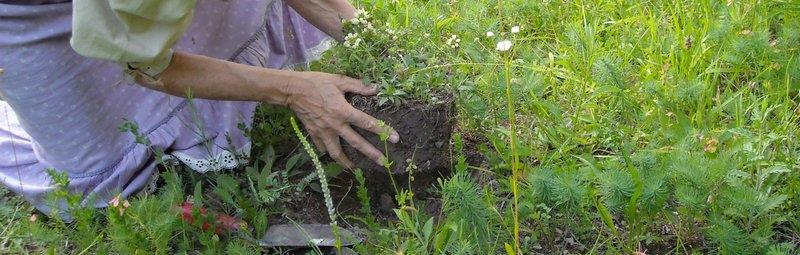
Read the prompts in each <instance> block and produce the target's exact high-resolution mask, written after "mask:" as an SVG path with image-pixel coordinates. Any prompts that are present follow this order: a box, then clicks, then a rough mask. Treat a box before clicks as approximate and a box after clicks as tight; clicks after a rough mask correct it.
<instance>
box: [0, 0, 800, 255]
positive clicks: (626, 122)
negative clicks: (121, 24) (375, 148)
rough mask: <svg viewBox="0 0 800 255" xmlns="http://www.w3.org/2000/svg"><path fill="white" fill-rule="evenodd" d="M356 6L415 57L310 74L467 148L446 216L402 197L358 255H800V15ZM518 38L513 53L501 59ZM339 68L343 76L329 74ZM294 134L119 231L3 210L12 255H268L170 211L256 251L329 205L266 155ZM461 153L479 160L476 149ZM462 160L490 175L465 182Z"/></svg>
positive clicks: (594, 1)
mask: <svg viewBox="0 0 800 255" xmlns="http://www.w3.org/2000/svg"><path fill="white" fill-rule="evenodd" d="M358 2H359V6H362V7H363V8H365V9H366V10H367V11H369V12H370V14H371V15H373V18H374V20H376V23H377V22H380V23H388V26H389V27H391V28H393V29H395V30H398V31H402V32H401V33H400V34H401V36H400V38H399V40H397V42H395V43H394V44H395V45H394V46H393V47H397V48H398V49H399V51H398V52H400V54H403V55H404V56H405V57H406V58H399V59H394V60H392V59H382V58H375V59H372V58H364V57H359V56H362V55H358V54H369V52H370V49H371V48H361V49H358V50H356V51H355V52H360V53H352V51H349V50H348V49H345V48H344V47H340V48H337V49H336V50H335V51H334V52H332V53H330V55H329V56H328V58H327V59H325V60H323V62H321V63H320V64H318V65H317V67H316V68H317V69H320V70H327V71H337V72H341V73H348V72H355V71H358V72H369V73H370V74H369V75H367V74H361V75H363V76H368V77H369V78H370V81H376V80H378V81H381V80H385V81H387V82H386V84H385V85H384V86H383V87H382V92H383V94H382V98H386V100H385V101H386V102H390V103H391V102H395V101H398V102H399V101H402V98H404V97H417V98H423V99H426V100H429V101H431V102H435V101H436V100H435V99H433V98H431V97H432V95H436V94H437V91H452V92H453V93H454V94H455V98H456V106H457V109H458V123H459V132H460V134H459V135H458V137H459V138H457V139H454V144H455V146H454V151H455V153H454V159H453V162H456V164H454V172H455V175H454V177H452V178H450V179H447V180H441V181H440V185H438V186H439V187H437V189H438V191H437V194H439V196H440V198H441V200H442V201H441V202H442V212H441V213H440V215H426V214H425V213H423V212H424V210H421V209H422V208H419V207H418V206H417V205H415V202H414V200H413V199H411V197H413V194H411V193H410V192H408V191H406V192H401V193H400V194H399V195H398V196H397V197H396V200H397V201H396V202H397V204H398V208H397V210H395V214H396V219H395V220H392V221H389V222H383V223H379V222H380V221H378V220H376V219H373V218H371V216H370V215H369V214H361V215H360V216H355V217H356V218H357V220H356V221H363V222H364V224H363V226H365V229H366V233H367V234H368V235H369V237H370V238H369V239H368V240H369V241H368V242H366V243H365V244H364V245H362V246H360V247H358V249H359V250H360V251H362V252H363V253H364V254H503V253H508V254H534V253H542V254H549V253H555V252H557V251H561V250H567V251H569V252H571V253H580V254H632V253H634V252H647V253H648V254H694V253H697V254H793V253H796V252H800V251H798V250H797V249H796V248H795V246H797V245H798V244H800V243H798V242H800V220H798V218H800V214H798V205H797V203H798V202H797V199H798V196H800V172H798V170H800V165H798V162H800V142H799V141H800V137H799V136H800V131H799V130H798V129H799V127H800V106H799V105H800V98H798V92H799V91H800V54H798V53H800V3H798V2H797V1H791V0H788V1H731V4H728V2H726V1H607V0H602V1H601V0H584V1H526V0H513V1H511V0H509V1H489V0H475V1H449V2H448V1H408V0H400V1H388V0H361V1H358ZM513 26H520V27H521V32H520V33H516V34H511V33H510V30H511V27H513ZM488 31H491V32H493V33H494V34H495V35H494V36H493V37H487V36H486V32H488ZM452 35H456V36H457V37H458V38H460V39H461V42H460V43H459V46H458V47H457V48H453V47H452V45H448V44H447V40H448V39H449V38H451V36H452ZM504 39H508V40H511V41H512V43H513V46H512V48H511V50H510V51H504V52H501V51H497V50H495V47H496V44H497V42H499V41H500V40H504ZM384 42H385V41H380V38H374V41H369V42H366V43H365V45H366V46H364V47H385V45H383V44H380V43H384ZM348 56H351V58H350V59H347V58H346V57H348ZM334 57H335V58H334ZM332 58H333V59H338V60H336V61H339V65H337V66H330V65H328V66H326V65H324V64H325V63H329V61H333V60H332ZM342 59H345V60H342ZM359 61H373V62H359ZM392 61H394V62H392ZM398 65H400V66H399V67H398ZM351 75H356V76H361V75H358V73H351ZM387 77H389V78H387ZM390 78H396V79H390ZM395 83H397V84H395ZM397 91H402V93H399V92H397ZM287 120H288V117H287V114H286V113H285V110H274V109H270V108H263V109H261V111H260V113H259V118H258V121H257V124H256V126H255V127H254V129H253V130H252V132H253V133H252V134H253V138H254V141H255V143H256V144H255V145H256V146H255V147H256V150H255V151H254V154H256V155H258V157H257V159H256V162H255V163H256V166H254V167H250V168H248V169H247V171H245V173H241V172H240V173H236V174H234V177H233V178H231V177H230V175H227V174H222V175H215V174H210V175H205V176H201V175H196V174H188V173H186V172H182V171H179V172H180V174H177V173H175V172H169V173H168V174H165V179H168V180H170V181H169V182H168V183H170V184H169V185H167V186H166V187H164V188H163V189H162V191H160V192H159V193H157V194H156V195H153V196H150V197H138V198H132V199H131V207H130V208H129V209H127V210H126V211H125V213H123V214H121V215H120V213H118V212H117V211H115V210H116V209H111V210H103V211H102V212H99V213H87V215H88V216H86V217H85V218H86V219H85V220H83V221H80V220H79V221H77V222H78V223H76V224H65V223H61V222H59V221H58V220H45V219H44V218H45V217H43V216H39V219H38V220H37V221H35V222H31V221H29V217H30V215H31V213H32V209H31V207H30V206H28V205H26V204H24V203H22V202H21V201H20V199H19V198H16V197H13V196H11V195H10V194H4V195H2V197H3V198H2V199H3V200H2V201H0V202H2V203H0V220H2V222H3V223H4V224H3V225H4V226H3V227H0V229H1V230H0V231H2V232H0V253H2V252H6V251H8V252H9V253H24V252H32V253H41V252H45V253H46V252H49V251H52V252H55V253H63V252H67V251H69V252H68V253H80V252H83V251H85V252H86V253H103V252H112V253H113V252H120V253H131V252H135V251H133V250H128V249H131V248H132V249H139V252H141V253H151V252H163V253H173V252H178V251H186V250H189V251H192V250H199V251H204V252H208V253H223V252H229V253H232V252H235V251H241V252H243V253H250V252H254V251H256V250H257V247H254V246H253V245H252V244H250V243H247V242H246V241H244V240H245V239H243V238H236V237H232V236H227V235H222V236H216V235H213V233H208V232H204V231H201V230H199V229H198V228H197V227H193V226H191V225H189V224H186V223H182V222H180V221H179V220H178V218H177V213H174V212H170V210H169V209H168V208H169V207H170V206H171V205H174V204H176V203H180V202H181V201H184V200H186V197H187V196H191V198H192V199H193V200H194V201H195V202H196V203H199V204H204V205H205V206H208V207H210V208H213V209H215V210H217V211H223V212H227V213H231V214H235V215H238V216H240V217H243V218H244V219H245V220H246V221H247V222H248V223H249V224H250V225H251V226H253V228H254V230H253V233H251V234H252V235H253V236H257V235H258V234H259V233H263V231H264V229H265V228H266V222H267V218H268V217H280V214H281V213H282V212H284V208H282V207H281V205H282V203H281V201H282V200H298V199H303V196H320V197H321V196H322V195H321V194H319V193H315V192H311V193H306V192H307V191H308V190H314V189H313V187H314V185H315V183H316V181H313V180H314V178H315V176H309V177H308V178H302V180H301V181H297V179H299V178H292V176H294V177H297V176H299V177H303V176H304V175H308V173H299V172H298V171H297V170H296V167H294V165H295V163H292V164H291V165H290V164H273V162H274V161H275V160H276V159H275V157H276V156H274V155H272V154H270V153H269V152H268V150H267V149H266V148H267V147H268V146H267V145H268V144H270V143H275V142H277V141H280V140H281V139H285V138H287V137H289V138H291V137H292V136H291V132H290V127H289V126H288V121H287ZM275 134H278V135H277V136H276V135H275ZM461 137H464V138H469V139H470V141H479V142H477V145H476V146H475V148H471V147H470V148H464V147H465V146H464V145H463V143H464V142H463V141H462V139H461ZM468 149H469V150H476V151H477V152H479V153H480V154H482V155H483V156H484V157H485V158H486V162H485V163H484V164H481V165H473V166H469V165H467V164H466V163H465V162H466V160H465V156H464V155H465V154H466V152H467V151H466V150H468ZM265 151H267V152H265ZM297 155H298V156H295V159H294V161H295V162H300V161H302V162H306V161H308V158H307V157H306V156H305V154H297ZM326 167H327V168H328V169H327V171H328V174H329V175H330V174H332V175H335V174H336V173H337V172H339V170H338V169H337V168H336V167H335V166H334V165H328V166H326ZM226 176H227V177H226ZM248 177H250V178H249V179H248ZM262 180H266V181H262ZM400 186H401V189H403V188H402V187H403V185H400ZM183 187H188V188H183ZM204 187H205V189H213V192H212V191H207V190H206V191H207V192H206V191H203V189H204ZM251 187H252V188H251ZM353 192H355V191H353ZM207 193H213V194H214V196H213V198H210V199H209V198H204V195H203V194H207ZM359 193H360V194H359V197H360V198H361V199H362V201H363V200H366V199H371V200H373V201H375V200H378V199H379V198H368V197H367V196H366V195H365V194H366V192H359ZM215 198H216V199H215ZM334 200H336V198H334ZM364 208H365V209H364V211H365V212H366V211H369V210H370V208H369V204H368V203H365V205H364ZM440 216H441V217H440ZM151 219H160V220H158V221H152V220H151ZM81 222H82V223H81ZM143 233H163V234H161V235H159V236H158V237H157V238H156V237H149V236H148V235H145V234H143ZM63 247H66V248H67V250H66V251H65V250H64V249H62V248H63Z"/></svg>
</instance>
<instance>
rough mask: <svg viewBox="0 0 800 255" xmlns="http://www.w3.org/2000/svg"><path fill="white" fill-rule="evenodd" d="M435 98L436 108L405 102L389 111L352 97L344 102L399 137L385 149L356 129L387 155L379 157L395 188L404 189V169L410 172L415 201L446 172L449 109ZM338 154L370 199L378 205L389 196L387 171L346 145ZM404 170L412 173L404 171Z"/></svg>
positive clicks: (448, 98)
mask: <svg viewBox="0 0 800 255" xmlns="http://www.w3.org/2000/svg"><path fill="white" fill-rule="evenodd" d="M438 98H444V100H443V101H442V102H441V103H436V104H428V103H425V102H421V101H407V102H405V103H404V104H402V105H390V106H379V105H378V102H377V98H376V97H363V96H357V95H356V96H352V97H350V98H349V101H350V102H351V104H352V105H353V106H354V107H355V108H356V109H359V110H361V111H363V112H365V113H367V114H369V115H371V116H373V117H375V118H377V119H380V120H383V121H384V122H386V124H388V125H389V126H391V127H393V128H394V129H395V130H396V131H397V132H398V133H399V134H400V142H398V143H396V144H392V143H387V144H385V143H383V142H381V141H380V138H379V137H378V136H377V135H375V134H373V133H370V132H369V131H366V130H361V129H357V130H356V132H358V133H359V134H361V135H362V136H363V137H364V138H365V139H367V141H369V142H370V143H371V144H372V145H374V146H375V147H376V148H378V149H380V150H381V151H384V148H386V149H387V150H388V153H386V152H384V153H385V154H388V155H387V157H389V159H391V161H392V162H393V164H392V167H391V172H392V175H393V177H394V180H395V182H396V184H397V186H398V187H399V188H401V189H403V188H409V187H408V185H409V172H408V170H409V169H410V170H411V172H412V173H411V176H413V178H412V179H411V181H410V186H411V187H410V188H411V190H412V191H413V192H414V193H415V196H417V197H418V198H423V197H425V196H426V190H427V189H428V188H429V187H431V185H433V184H434V183H435V182H436V179H437V178H439V177H442V176H447V175H449V174H450V172H451V165H452V164H451V157H450V136H451V135H452V133H453V130H454V128H455V112H454V106H453V105H454V104H453V99H452V96H449V95H447V96H439V97H438ZM384 146H386V147H384ZM343 150H344V153H345V154H346V155H347V156H348V157H349V158H350V159H351V160H352V161H353V163H354V164H356V166H358V167H360V168H361V169H362V170H363V171H364V175H365V177H366V180H367V188H368V189H369V191H370V193H372V194H370V195H371V197H373V198H376V200H378V199H377V198H380V197H381V196H384V197H385V195H387V194H388V195H391V194H394V193H395V191H394V188H393V186H392V183H391V181H390V180H391V179H390V178H389V170H387V169H386V168H384V167H383V166H380V165H378V164H376V163H375V162H373V161H372V160H370V159H369V158H367V157H365V156H363V155H362V154H361V153H360V152H358V151H357V150H356V149H354V148H353V147H350V146H349V145H344V144H343ZM410 165H413V166H415V167H416V168H410V167H409V166H410ZM381 200H385V199H381Z"/></svg>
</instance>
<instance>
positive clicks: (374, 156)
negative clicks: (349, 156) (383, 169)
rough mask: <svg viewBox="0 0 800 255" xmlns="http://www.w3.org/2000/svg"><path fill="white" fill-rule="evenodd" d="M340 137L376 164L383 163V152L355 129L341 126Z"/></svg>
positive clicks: (384, 158) (384, 159)
mask: <svg viewBox="0 0 800 255" xmlns="http://www.w3.org/2000/svg"><path fill="white" fill-rule="evenodd" d="M339 132H340V135H341V136H342V138H344V140H345V141H347V143H349V144H350V146H352V147H353V148H354V149H356V150H358V151H360V152H361V153H362V154H364V155H365V156H367V157H368V158H369V159H371V160H372V161H375V163H377V164H378V165H383V164H384V161H386V157H384V156H383V153H381V151H379V150H378V149H376V148H375V146H372V144H370V143H369V142H368V141H367V140H366V139H364V137H361V135H359V134H358V133H356V131H354V130H353V129H352V128H350V127H347V128H343V129H342V130H340V131H339Z"/></svg>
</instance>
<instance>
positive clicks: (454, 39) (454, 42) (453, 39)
mask: <svg viewBox="0 0 800 255" xmlns="http://www.w3.org/2000/svg"><path fill="white" fill-rule="evenodd" d="M460 42H461V39H460V38H458V36H457V35H452V36H450V38H448V39H447V46H450V47H451V48H453V49H455V48H458V46H459V45H458V43H460Z"/></svg>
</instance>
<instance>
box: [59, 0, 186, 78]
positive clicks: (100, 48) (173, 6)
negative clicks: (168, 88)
mask: <svg viewBox="0 0 800 255" xmlns="http://www.w3.org/2000/svg"><path fill="white" fill-rule="evenodd" d="M195 3H196V0H74V1H73V13H72V38H71V39H70V45H71V46H72V48H73V49H74V50H75V51H76V52H77V53H78V54H81V55H84V56H88V57H93V58H100V59H107V60H111V61H115V62H118V63H119V64H120V65H123V67H124V68H126V69H127V68H128V67H129V66H130V67H132V68H134V69H137V70H140V71H142V72H144V73H146V74H148V75H150V76H156V75H158V74H159V73H161V72H162V71H163V70H164V69H166V68H167V66H168V65H169V62H170V61H171V60H172V46H173V45H174V44H175V43H176V42H177V41H178V39H180V37H181V36H182V35H183V33H184V31H186V28H187V27H188V26H189V23H190V22H191V20H192V15H193V13H194V6H195Z"/></svg>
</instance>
